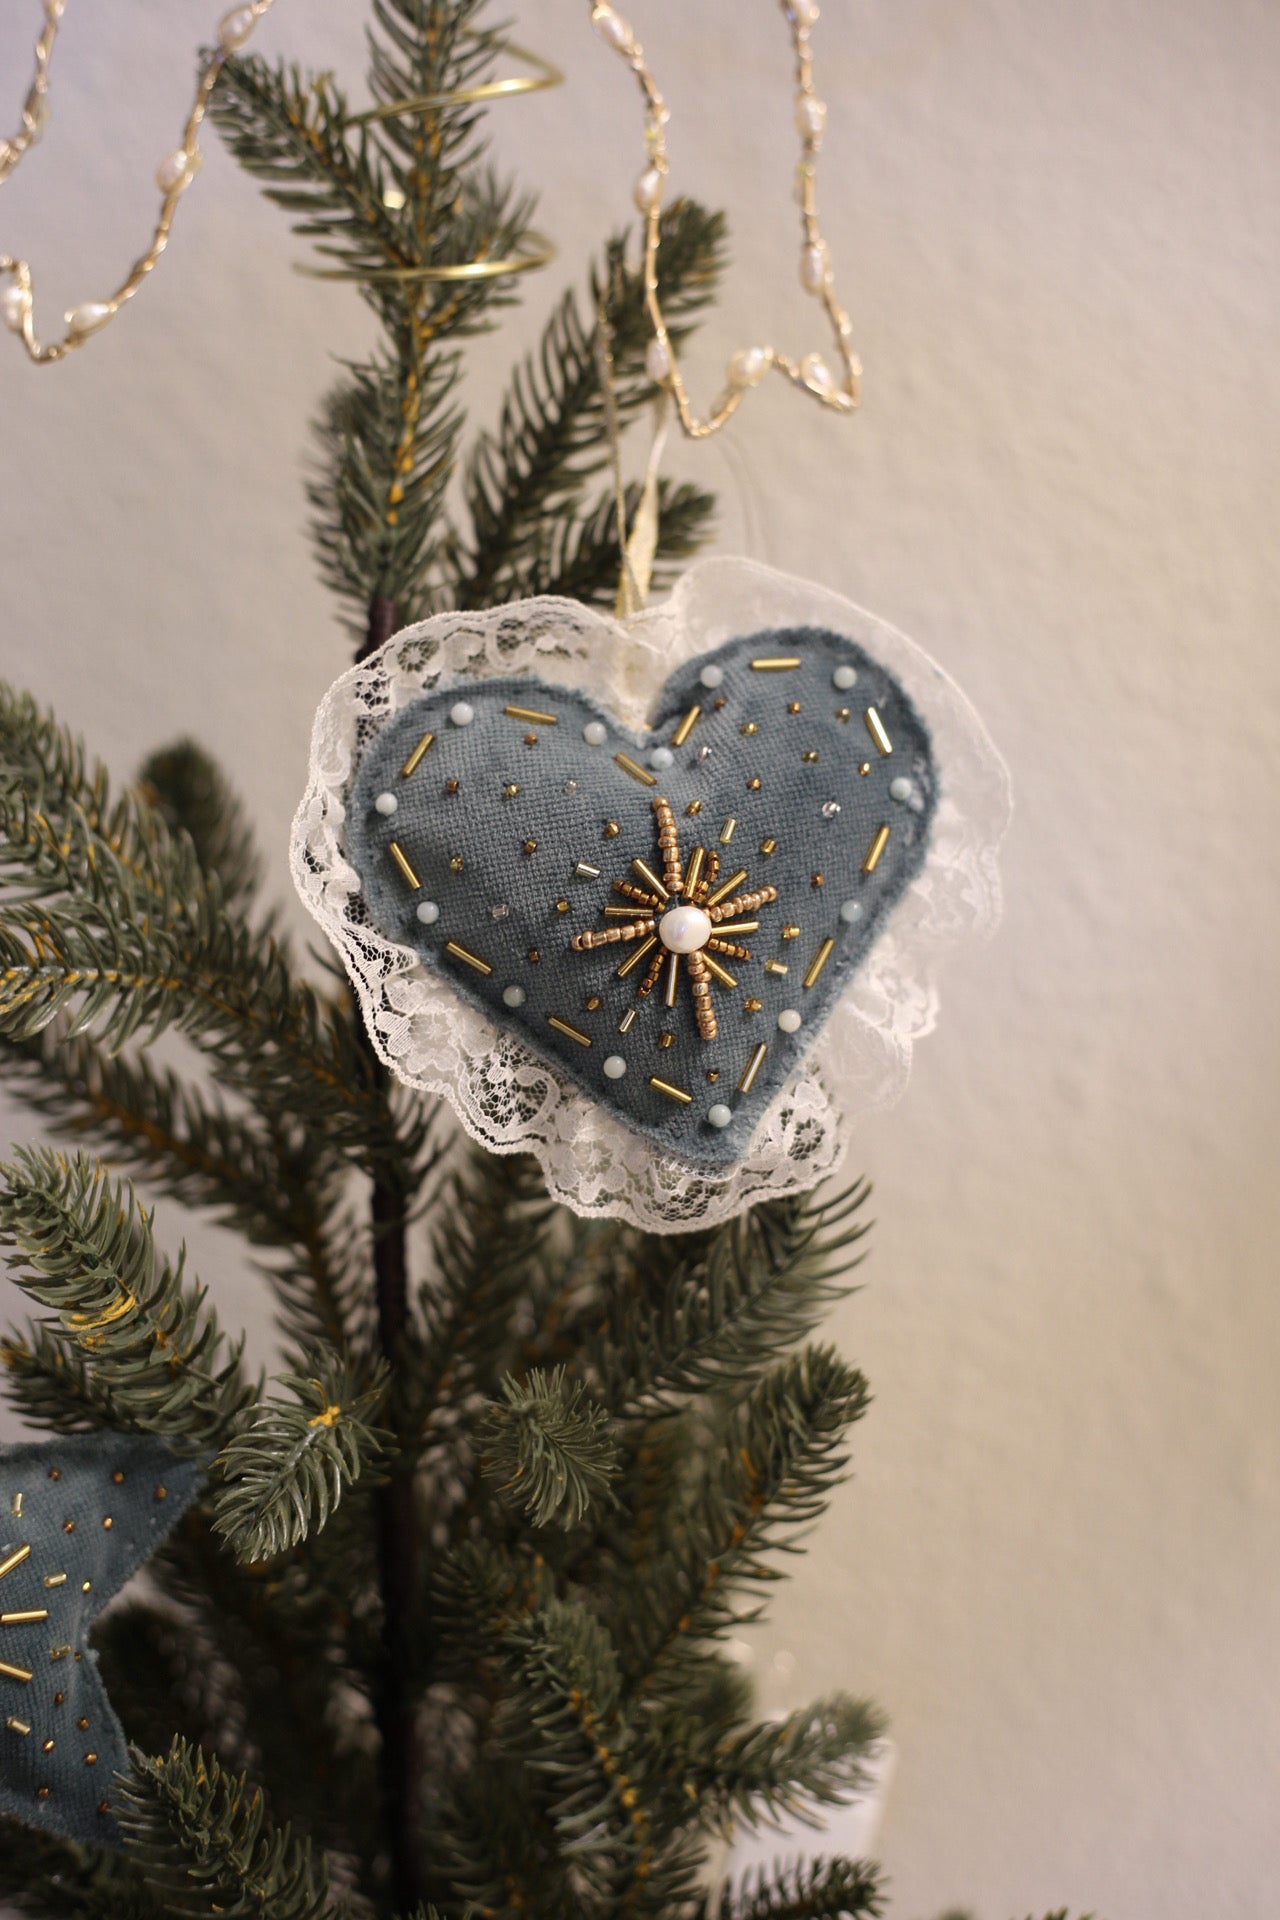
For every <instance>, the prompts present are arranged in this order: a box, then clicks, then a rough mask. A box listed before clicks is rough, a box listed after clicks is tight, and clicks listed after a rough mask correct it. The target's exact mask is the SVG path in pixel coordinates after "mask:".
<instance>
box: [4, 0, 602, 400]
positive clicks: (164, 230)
mask: <svg viewBox="0 0 1280 1920" xmlns="http://www.w3.org/2000/svg"><path fill="white" fill-rule="evenodd" d="M271 5H272V0H247V4H245V5H243V6H237V7H233V8H232V10H231V11H230V12H229V13H227V14H224V15H223V17H222V19H221V21H220V22H219V25H218V32H217V44H216V46H215V47H214V49H213V51H212V52H211V53H210V54H209V56H208V58H207V59H206V60H205V62H204V65H203V66H202V67H201V70H200V76H199V80H198V82H197V86H196V92H195V98H194V100H193V101H192V105H191V110H190V112H189V113H188V115H187V119H186V123H185V125H184V127H183V130H182V141H181V144H180V145H179V146H178V147H177V148H175V150H174V151H173V152H172V153H171V154H170V155H169V156H168V157H167V159H165V160H163V161H162V162H161V164H160V167H159V169H158V170H157V174H156V184H157V185H158V187H159V188H160V192H161V194H162V196H163V197H162V199H161V203H160V212H159V215H158V217H157V219H156V224H155V227H154V229H153V232H152V236H151V244H150V245H149V246H148V248H147V250H146V252H145V253H143V254H141V255H140V256H139V258H138V259H137V260H135V262H134V264H133V266H132V267H131V268H130V269H129V272H128V274H127V275H126V276H125V278H124V280H122V281H121V283H120V285H119V286H118V287H117V288H116V290H115V292H114V293H112V294H110V295H109V296H108V297H107V299H105V300H88V301H84V302H82V303H81V304H80V305H79V306H76V307H73V308H71V309H70V311H69V312H68V313H67V314H66V316H65V318H66V326H67V331H66V333H65V334H64V336H63V338H62V339H61V340H54V341H49V342H43V341H41V340H40V338H39V336H38V335H37V333H36V331H35V302H34V294H33V286H32V276H31V267H30V264H29V262H28V261H26V260H23V259H19V258H18V257H17V256H16V255H14V254H9V253H0V280H2V279H3V278H4V277H5V276H7V277H8V281H9V284H8V285H7V286H6V287H5V288H4V290H3V292H2V293H0V322H3V324H4V325H5V326H7V327H8V328H9V330H10V332H12V333H16V334H17V335H18V336H19V338H20V339H21V340H22V343H23V345H24V347H25V348H26V351H27V356H28V358H29V359H30V360H32V361H34V362H35V363H36V364H37V365H38V366H51V365H53V364H55V363H56V362H57V361H59V360H64V359H65V358H66V357H67V355H68V354H69V353H72V352H74V350H75V349H76V348H77V347H81V346H83V345H84V343H85V341H86V340H88V339H90V338H91V337H92V336H93V335H94V334H96V333H99V332H100V331H101V330H102V328H103V327H105V326H106V325H107V323H108V321H110V320H112V319H114V318H115V315H116V314H117V313H118V312H119V311H120V308H121V307H122V306H124V304H125V302H126V301H128V300H131V299H132V298H133V296H134V294H135V293H136V292H137V291H138V288H139V287H140V286H141V285H142V283H143V281H144V280H145V279H146V277H147V275H148V274H149V273H150V272H151V271H152V270H153V268H154V267H155V266H156V264H157V262H158V261H159V259H160V256H161V254H162V253H163V252H164V250H165V247H166V246H167V245H168V242H169V234H170V231H171V229H172V226H173V218H174V214H175V212H176V210H177V205H178V201H179V200H180V199H181V197H182V195H183V193H184V192H185V191H186V189H187V188H188V187H189V186H190V184H191V182H192V180H193V179H194V178H195V175H196V173H197V172H198V170H199V167H200V164H201V156H200V150H199V146H198V144H197V136H198V134H199V131H200V127H201V124H202V122H203V120H204V117H205V114H206V112H207V110H208V105H209V100H210V97H211V95H212V93H213V89H214V87H215V86H216V85H217V82H218V76H219V75H220V73H221V72H222V69H223V67H224V66H225V64H226V62H227V59H228V58H229V56H230V55H231V54H233V53H237V52H238V51H239V50H240V48H241V47H243V46H244V45H245V43H246V41H247V40H248V39H249V36H250V35H251V34H252V32H253V30H254V28H255V27H256V26H257V24H258V21H259V20H260V19H261V18H262V16H263V14H265V13H267V12H268V11H269V9H270V7H271ZM41 6H42V9H43V12H44V16H45V18H44V25H43V27H42V28H41V30H40V34H39V37H38V38H37V40H36V44H35V72H34V75H33V78H32V81H31V85H30V86H29V88H28V90H27V95H26V98H25V100H24V102H23V106H22V115H21V125H20V127H19V130H18V132H17V133H16V134H15V135H14V136H13V137H12V138H10V139H7V140H0V186H3V184H4V182H5V181H6V180H7V179H8V178H9V176H10V175H11V174H12V172H13V170H14V168H15V167H16V166H17V165H18V162H19V161H20V160H21V159H22V158H23V156H24V155H25V154H26V153H27V151H28V150H29V149H30V148H31V147H32V146H33V145H34V144H35V142H36V141H37V140H38V139H39V138H40V135H41V133H42V132H43V131H44V125H45V120H46V117H47V112H48V91H49V67H50V62H51V59H52V56H53V47H54V42H55V40H56V39H57V35H58V29H59V26H60V24H61V21H62V15H63V12H64V10H65V6H66V0H41ZM471 37H473V38H474V39H476V40H481V41H487V42H488V43H489V45H490V46H491V47H492V48H493V50H494V51H495V52H498V51H504V52H507V53H510V54H511V55H513V56H514V57H515V58H516V59H519V60H524V61H526V62H527V63H528V64H529V66H530V67H532V69H533V71H532V72H531V73H529V74H518V75H512V76H509V77H505V78H500V79H496V80H485V81H478V82H477V83H476V84H475V85H474V86H472V87H460V88H458V89H456V90H455V91H454V92H452V93H440V94H423V95H421V96H418V97H415V98H413V99H407V100H396V101H391V102H389V103H387V104H385V105H382V106H378V107H372V108H370V109H369V110H368V111H367V112H364V113H359V114H354V115H353V116H352V117H351V119H350V120H349V122H348V125H350V126H364V125H369V124H372V123H374V122H377V121H382V120H390V119H395V118H397V117H399V116H401V115H405V114H409V113H415V112H429V111H432V110H435V109H438V108H440V107H447V106H465V105H470V104H472V103H479V102H482V101H486V100H502V99H510V98H513V97H515V96H517V95H520V94H524V93H537V92H541V91H542V90H543V89H544V88H546V87H555V86H559V85H560V83H561V82H562V80H563V78H564V75H563V74H562V73H561V72H560V71H559V69H558V68H556V67H553V66H552V65H551V63H550V62H549V61H546V60H542V59H540V58H539V57H538V55H536V54H533V53H530V52H529V51H528V50H527V49H526V48H524V47H521V46H518V45H516V43H515V42H514V41H510V40H507V39H505V38H504V37H502V36H500V35H494V34H474V35H472V36H471ZM554 258H555V248H554V247H553V246H552V245H551V243H550V242H549V241H548V240H547V239H546V238H545V236H544V235H542V234H539V233H534V232H532V231H530V232H529V233H528V234H526V235H525V236H524V240H523V242H522V244H521V247H520V250H519V252H517V253H515V254H512V255H510V256H508V257H506V258H502V259H497V260H485V259H475V260H467V261H461V262H459V263H457V264H456V265H453V266H442V267H386V268H374V269H369V270H357V269H348V268H337V267H308V266H300V267H299V268H298V271H299V272H302V273H307V274H309V275H311V276H312V277H314V278H316V279H320V280H361V281H369V280H375V281H391V282H394V281H405V282H411V281H424V282H425V281H462V282H467V281H476V280H494V279H499V278H502V277H504V276H507V275H510V274H516V273H530V272H532V271H533V269H534V268H536V267H542V266H545V265H546V264H547V262H548V261H550V260H553V259H554Z"/></svg>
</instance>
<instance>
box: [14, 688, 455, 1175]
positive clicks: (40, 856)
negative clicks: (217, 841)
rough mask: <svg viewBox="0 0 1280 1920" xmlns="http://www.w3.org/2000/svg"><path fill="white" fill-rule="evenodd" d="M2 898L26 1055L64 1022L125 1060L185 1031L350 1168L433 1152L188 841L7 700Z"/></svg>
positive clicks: (51, 725) (254, 1096)
mask: <svg viewBox="0 0 1280 1920" xmlns="http://www.w3.org/2000/svg"><path fill="white" fill-rule="evenodd" d="M0 888H2V889H3V893H2V894H0V1034H4V1035H8V1036H10V1037H11V1038H14V1039H17V1040H20V1041H21V1040H29V1039H31V1038H32V1037H34V1036H35V1035H36V1034H38V1033H40V1032H41V1031H43V1029H44V1028H45V1027H47V1026H49V1025H50V1024H51V1022H53V1021H54V1020H55V1019H57V1018H58V1017H59V1016H60V1015H62V1016H65V1018H66V1019H67V1021H68V1023H69V1029H70V1031H71V1032H73V1033H77V1032H81V1031H85V1030H87V1029H89V1028H96V1031H97V1037H98V1039H99V1041H100V1043H101V1044H102V1045H103V1046H104V1047H106V1048H108V1049H109V1050H116V1049H118V1048H119V1047H121V1046H123V1045H124V1044H125V1043H126V1042H127V1041H128V1040H130V1039H132V1038H134V1037H135V1036H138V1037H145V1038H154V1037H155V1036H156V1035H157V1034H159V1033H160V1032H162V1031H163V1030H164V1029H165V1028H166V1027H167V1026H169V1025H171V1024H172V1025H176V1026H177V1027H178V1028H179V1029H180V1030H181V1031H183V1032H185V1033H187V1034H188V1035H189V1036H190V1037H191V1038H192V1039H193V1040H195V1041H196V1043H197V1044H198V1045H199V1046H200V1047H201V1049H202V1050H203V1051H204V1052H205V1054H206V1055H207V1056H208V1057H209V1058H210V1060H211V1062H212V1063H213V1067H214V1071H215V1072H216V1073H217V1074H218V1076H219V1078H220V1079H222V1080H223V1081H224V1082H225V1083H226V1084H229V1085H231V1086H233V1087H235V1088H236V1089H237V1091H240V1092H242V1093H244V1094H245V1095H246V1097H248V1098H249V1099H250V1100H251V1101H253V1102H254V1104H255V1105H258V1106H259V1107H260V1108H262V1109H263V1110H265V1111H266V1112H268V1113H274V1114H278V1115H280V1116H282V1117H284V1118H286V1119H287V1118H289V1117H291V1116H298V1115H305V1116H306V1117H307V1121H308V1123H309V1125H311V1126H313V1127H314V1128H315V1129H316V1130H317V1131H319V1130H320V1129H322V1128H323V1129H324V1130H325V1132H326V1133H327V1136H328V1138H329V1140H330V1142H331V1144H332V1145H333V1146H334V1147H335V1148H338V1147H341V1148H342V1149H343V1150H345V1151H346V1152H347V1153H349V1154H350V1155H351V1156H352V1157H354V1158H357V1159H358V1160H362V1161H364V1162H366V1163H367V1162H371V1161H373V1160H375V1159H376V1158H377V1157H378V1156H379V1155H393V1156H404V1157H412V1154H413V1153H414V1151H416V1150H418V1149H419V1148H420V1144H421V1127H419V1128H418V1129H417V1130H415V1128H414V1127H413V1126H406V1127H404V1128H403V1129H402V1127H401V1125H400V1123H399V1122H398V1121H397V1119H396V1117H395V1115H394V1114H393V1113H392V1112H391V1111H390V1109H389V1105H388V1102H387V1100H386V1099H385V1097H384V1095H383V1093H382V1091H381V1089H380V1087H379V1085H378V1083H377V1081H376V1079H375V1077H374V1076H373V1074H372V1072H371V1070H370V1068H369V1066H368V1064H367V1062H366V1061H365V1060H364V1059H363V1057H362V1055H361V1053H360V1050H359V1048H358V1047H357V1046H356V1045H355V1041H354V1034H353V1032H352V1030H351V1026H350V1022H349V1021H348V1020H347V1019H345V1018H344V1017H343V1016H342V1015H340V1014H339V1013H338V1011H337V1010H336V1008H334V1007H332V1006H328V1005H326V1004H324V1003H323V1002H322V1001H321V1000H320V999H319V997H318V996H317V995H316V994H315V993H314V991H313V990H312V989H311V988H310V987H309V986H306V985H304V984H302V983H300V982H298V981H296V980H295V979H294V978H293V976H292V974H291V971H290V969H289V966H288V964H287V961H286V958H285V956H284V954H283V952H282V951H281V949H280V948H279V947H278V946H277V945H276V943H275V942H274V941H273V940H272V939H271V938H270V936H269V934H267V933H265V932H263V931H261V930H256V931H255V930H253V929H251V928H250V927H249V926H248V925H247V924H246V922H244V921H243V920H242V919H240V918H238V917H237V916H236V915H234V914H233V913H230V912H229V911H228V910H227V907H226V903H225V901H224V900H223V898H222V892H221V888H220V885H219V883H218V881H217V879H216V877H209V876H206V875H205V874H204V873H203V872H202V870H201V868H200V865H199V863H198V861H197V859H196V856H195V851H194V848H193V847H192V844H191V842H190V840H189V839H188V838H187V837H186V835H185V834H184V835H181V836H179V837H178V838H177V839H174V838H173V837H172V836H171V835H170V833H169V831H168V829H167V828H166V826H165V824H164V822H163V820H162V819H161V817H160V815H159V813H158V812H157V811H156V810H155V809H154V808H151V807H148V806H147V805H146V803H145V802H144V801H142V800H141V799H140V798H139V797H138V796H136V795H132V794H130V795H126V796H125V797H124V798H123V799H121V800H119V801H117V802H114V803H112V802H111V801H110V796H109V790H108V784H107V780H106V776H105V774H104V773H103V772H102V770H101V768H98V767H89V766H88V765H86V763H85V761H84V756H83V753H82V752H81V751H80V750H79V749H78V748H77V747H76V746H75V745H74V743H72V742H70V741H69V740H68V738H67V736H66V735H65V734H64V733H63V732H62V730H61V729H60V728H59V727H58V726H57V724H56V722H55V721H54V720H53V719H52V717H51V716H50V715H48V714H45V713H41V712H40V711H39V710H38V709H37V708H36V707H35V705H34V703H33V702H32V701H31V700H29V699H28V698H27V697H25V696H19V695H15V694H13V693H12V692H11V691H10V690H9V689H8V688H5V687H3V686H0ZM295 1124H296V1121H295Z"/></svg>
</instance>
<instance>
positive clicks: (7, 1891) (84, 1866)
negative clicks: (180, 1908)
mask: <svg viewBox="0 0 1280 1920" xmlns="http://www.w3.org/2000/svg"><path fill="white" fill-rule="evenodd" d="M0 1888H2V1889H3V1895H2V1896H0V1897H3V1899H4V1900H5V1902H6V1904H7V1905H10V1906H12V1907H14V1908H16V1910H17V1911H18V1912H19V1913H23V1914H33V1915H35V1916H37V1920H170V1909H169V1907H168V1906H167V1905H165V1904H162V1903H161V1901H160V1900H159V1899H158V1898H157V1897H156V1895H155V1894H154V1893H153V1892H152V1891H151V1890H150V1889H149V1888H148V1886H147V1884H146V1882H145V1880H144V1879H143V1877H142V1874H141V1872H140V1871H139V1869H138V1868H137V1866H136V1865H134V1863H133V1862H132V1861H130V1860H126V1859H123V1858H122V1857H121V1856H120V1855H119V1854H116V1853H105V1852H103V1851H101V1850H100V1849H98V1848H96V1847H95V1848H92V1849H90V1848H88V1847H81V1846H78V1845H77V1844H76V1843H75V1842H74V1841H71V1840H60V1839H58V1838H57V1837H56V1836H55V1835H53V1834H46V1833H40V1832H38V1831H37V1830H36V1829H35V1828H33V1827H27V1826H20V1825H19V1824H18V1822H17V1821H16V1820H5V1821H0Z"/></svg>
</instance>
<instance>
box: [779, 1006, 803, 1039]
mask: <svg viewBox="0 0 1280 1920" xmlns="http://www.w3.org/2000/svg"><path fill="white" fill-rule="evenodd" d="M799 1025H800V1015H799V1014H798V1013H797V1012H796V1010H795V1008H794V1007H784V1008H783V1009H782V1012H781V1013H780V1014H779V1015H778V1031H779V1033H795V1032H796V1031H797V1029H798V1028H799Z"/></svg>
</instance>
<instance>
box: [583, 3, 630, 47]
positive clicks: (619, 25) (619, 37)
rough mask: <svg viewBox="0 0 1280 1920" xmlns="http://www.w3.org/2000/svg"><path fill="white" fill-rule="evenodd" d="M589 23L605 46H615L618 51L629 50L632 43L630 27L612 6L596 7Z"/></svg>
mask: <svg viewBox="0 0 1280 1920" xmlns="http://www.w3.org/2000/svg"><path fill="white" fill-rule="evenodd" d="M591 24H592V26H593V27H594V28H595V30H596V32H597V33H598V34H599V35H600V38H601V39H602V40H603V41H604V42H605V44H606V46H610V47H616V48H617V49H618V51H619V52H620V53H629V52H630V50H631V47H632V44H633V37H632V33H631V28H630V27H629V26H628V24H627V22H626V21H625V20H624V19H623V18H622V15H621V14H620V13H615V12H614V10H613V8H612V7H604V6H601V7H596V8H595V9H594V10H593V12H592V15H591Z"/></svg>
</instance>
